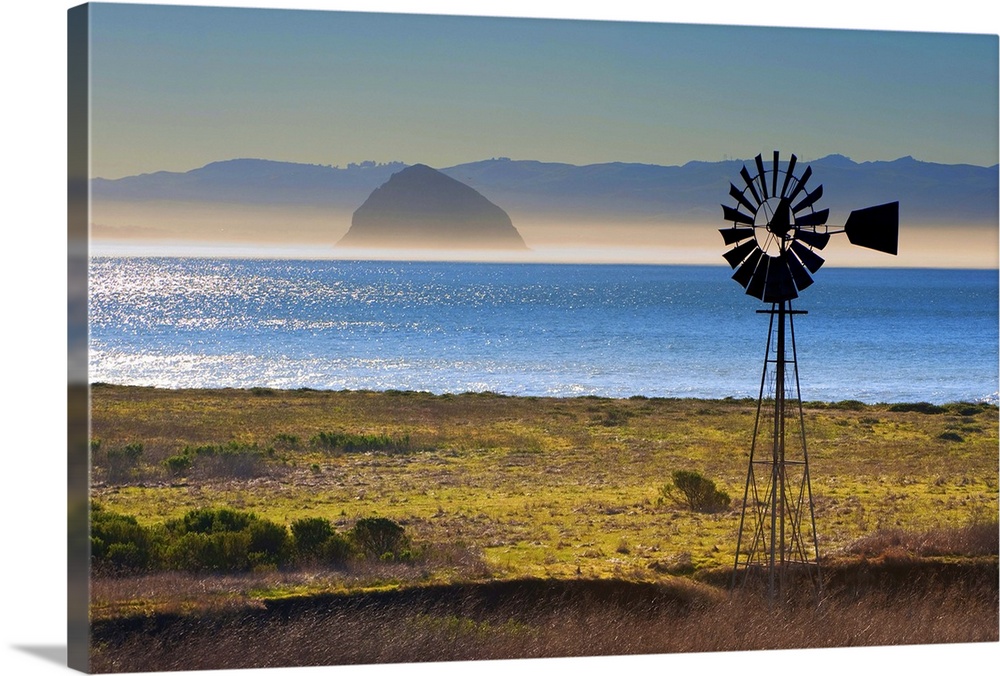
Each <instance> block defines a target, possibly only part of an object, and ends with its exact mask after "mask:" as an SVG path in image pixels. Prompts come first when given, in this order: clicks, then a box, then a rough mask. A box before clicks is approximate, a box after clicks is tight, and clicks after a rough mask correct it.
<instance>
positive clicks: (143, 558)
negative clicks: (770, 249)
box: [90, 504, 155, 572]
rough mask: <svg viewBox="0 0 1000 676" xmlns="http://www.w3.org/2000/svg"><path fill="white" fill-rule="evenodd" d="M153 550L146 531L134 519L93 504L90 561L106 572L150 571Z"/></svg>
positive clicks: (151, 537)
mask: <svg viewBox="0 0 1000 676" xmlns="http://www.w3.org/2000/svg"><path fill="white" fill-rule="evenodd" d="M154 549H155V541H154V538H153V536H152V534H151V532H150V531H149V529H147V528H145V527H143V526H141V525H140V524H139V522H138V521H136V519H135V517H132V516H126V515H124V514H117V513H115V512H109V511H107V510H105V509H103V508H102V507H101V506H100V505H99V504H94V505H93V507H92V508H91V515H90V557H91V561H92V562H93V563H94V565H95V566H96V567H97V568H100V569H102V570H105V571H109V572H138V571H141V570H145V569H147V568H149V567H150V565H151V564H152V562H153V553H154Z"/></svg>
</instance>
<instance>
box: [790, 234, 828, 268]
mask: <svg viewBox="0 0 1000 676" xmlns="http://www.w3.org/2000/svg"><path fill="white" fill-rule="evenodd" d="M792 251H794V252H795V255H796V256H798V257H799V260H801V261H802V262H803V263H804V264H805V266H806V267H807V268H809V272H811V273H813V274H815V273H816V271H817V270H819V269H820V268H821V267H822V266H823V259H822V258H820V256H819V255H818V254H816V253H813V251H812V250H811V249H807V248H805V247H804V246H802V245H801V244H799V243H798V242H797V241H794V240H793V241H792Z"/></svg>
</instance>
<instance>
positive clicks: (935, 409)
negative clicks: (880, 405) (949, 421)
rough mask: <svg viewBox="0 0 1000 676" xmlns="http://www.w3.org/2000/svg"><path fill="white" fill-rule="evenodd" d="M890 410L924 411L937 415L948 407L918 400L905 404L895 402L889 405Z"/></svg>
mask: <svg viewBox="0 0 1000 676" xmlns="http://www.w3.org/2000/svg"><path fill="white" fill-rule="evenodd" d="M889 410H890V411H893V412H896V413H911V412H913V413H924V414H927V415H936V414H939V413H944V412H945V411H947V410H948V409H946V408H945V407H944V406H937V405H936V404H930V403H928V402H926V401H918V402H915V403H904V404H893V405H891V406H890V407H889Z"/></svg>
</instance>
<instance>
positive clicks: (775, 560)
mask: <svg viewBox="0 0 1000 676" xmlns="http://www.w3.org/2000/svg"><path fill="white" fill-rule="evenodd" d="M755 164H756V173H755V174H751V172H750V170H748V169H747V167H746V166H744V167H743V169H742V170H741V171H740V177H741V178H742V181H743V185H744V187H743V188H742V189H741V188H738V187H737V186H736V185H734V184H732V183H730V185H729V195H730V197H732V198H733V199H734V200H735V206H727V205H725V204H723V205H722V212H723V216H724V217H725V220H727V221H731V222H732V226H731V227H726V228H722V229H720V230H719V232H720V233H722V238H723V241H724V242H725V243H726V244H727V245H734V246H733V248H732V249H729V250H728V251H726V253H724V254H723V257H724V258H725V259H726V261H727V262H728V263H729V265H730V266H731V267H732V268H733V269H734V270H735V271H736V272H735V273H734V274H733V279H735V280H736V281H737V282H739V284H740V286H742V287H743V288H744V289H745V290H746V293H747V294H748V295H750V296H753V297H755V298H758V299H760V300H762V301H763V302H764V303H766V304H769V305H770V308H769V309H764V310H758V311H757V312H758V313H762V314H768V315H770V323H769V327H768V336H767V342H766V348H765V353H764V367H763V371H762V374H761V380H760V394H759V397H758V399H757V415H756V418H755V420H754V429H753V441H752V443H751V446H750V460H749V464H748V467H747V478H746V486H745V489H744V493H743V510H742V513H741V516H740V529H739V536H738V538H737V543H736V558H735V562H734V564H733V586H734V587H735V586H737V585H741V584H742V585H747V584H760V585H766V588H767V590H768V595H769V596H770V597H771V598H772V599H773V598H776V597H777V596H779V595H781V594H784V593H786V592H787V591H788V590H789V589H790V588H791V587H792V586H793V585H794V584H797V583H799V582H801V581H802V580H804V579H806V580H809V581H811V582H812V583H813V584H814V585H816V586H818V585H819V581H820V576H819V539H818V537H817V534H816V516H815V508H814V503H813V495H812V484H811V482H810V479H809V455H808V452H807V450H806V432H805V415H804V413H803V410H802V395H801V391H800V387H799V367H798V356H797V352H796V348H795V325H794V318H795V317H796V316H798V315H803V314H806V312H805V311H804V310H796V309H793V308H792V300H794V299H795V298H797V297H798V295H799V294H798V292H799V291H801V290H802V289H805V288H806V287H808V286H809V285H811V284H812V283H813V279H812V276H811V275H812V274H815V273H816V271H817V270H819V269H820V267H821V266H822V265H823V262H824V261H823V258H822V257H821V256H820V255H819V254H818V253H816V252H817V251H818V250H822V249H823V248H824V247H826V245H827V244H828V243H829V241H830V236H831V235H834V234H839V233H846V234H847V238H848V240H849V241H850V242H851V243H852V244H855V245H857V246H862V247H865V248H869V249H875V250H877V251H882V252H885V253H889V254H893V255H895V254H896V248H897V240H898V231H899V202H890V203H887V204H882V205H879V206H874V207H868V208H866V209H859V210H857V211H852V212H851V214H850V216H848V219H847V222H846V224H845V225H844V227H843V228H841V229H839V230H836V229H833V230H831V229H830V226H828V225H827V219H828V218H829V215H830V210H829V209H822V210H817V209H816V208H815V205H816V202H818V201H819V199H820V198H821V197H822V196H823V186H822V185H819V186H817V187H816V188H815V189H813V190H810V189H809V187H808V185H807V184H808V181H809V179H810V177H811V176H812V167H808V166H807V167H806V168H805V170H804V171H802V173H801V174H796V157H795V155H792V156H791V157H790V158H789V160H788V162H787V163H786V164H785V165H782V164H781V162H780V161H779V157H778V151H774V156H773V159H772V162H771V166H770V168H769V169H766V168H765V166H764V161H763V158H762V157H761V155H757V157H756V158H755Z"/></svg>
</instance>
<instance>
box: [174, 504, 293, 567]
mask: <svg viewBox="0 0 1000 676" xmlns="http://www.w3.org/2000/svg"><path fill="white" fill-rule="evenodd" d="M166 529H167V531H168V532H169V533H170V534H171V535H172V538H171V543H170V545H169V546H168V549H167V557H166V558H167V560H168V563H169V565H170V567H172V568H176V569H179V570H190V571H219V572H239V571H245V570H251V569H253V568H256V567H259V566H281V565H284V564H286V563H287V562H288V561H289V559H290V558H291V557H290V554H291V548H290V546H289V538H288V529H286V528H285V527H284V526H282V525H281V524H277V523H274V522H273V521H268V520H267V519H262V518H260V517H258V516H257V515H256V514H254V513H252V512H242V511H238V510H234V509H229V508H226V507H223V508H220V509H209V508H201V509H193V510H191V511H190V512H188V513H187V514H185V515H184V516H183V517H181V518H180V519H173V520H171V521H168V522H167V524H166Z"/></svg>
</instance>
